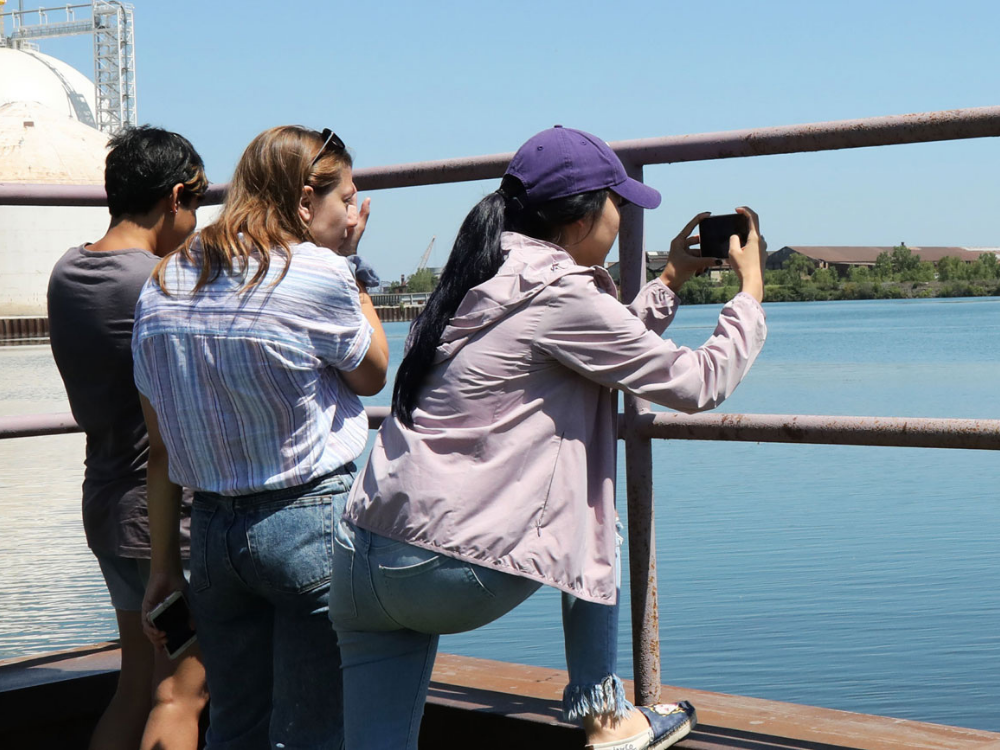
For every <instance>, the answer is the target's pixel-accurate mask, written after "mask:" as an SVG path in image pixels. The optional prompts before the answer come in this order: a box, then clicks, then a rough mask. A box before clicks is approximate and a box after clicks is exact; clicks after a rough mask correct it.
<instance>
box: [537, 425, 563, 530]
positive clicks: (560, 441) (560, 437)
mask: <svg viewBox="0 0 1000 750" xmlns="http://www.w3.org/2000/svg"><path fill="white" fill-rule="evenodd" d="M565 434H566V433H565V432H560V433H559V435H558V436H557V437H556V440H557V441H558V442H557V443H556V455H555V456H553V458H552V469H551V470H550V471H549V481H548V484H546V486H545V497H544V498H542V507H541V508H540V509H539V511H538V519H537V520H536V521H535V531H536V533H537V534H538V536H541V535H542V523H543V522H544V521H545V510H546V509H547V508H548V506H549V496H550V495H551V494H552V482H553V481H554V480H555V477H556V467H557V466H558V465H559V454H560V453H561V452H562V447H563V436H564V435H565Z"/></svg>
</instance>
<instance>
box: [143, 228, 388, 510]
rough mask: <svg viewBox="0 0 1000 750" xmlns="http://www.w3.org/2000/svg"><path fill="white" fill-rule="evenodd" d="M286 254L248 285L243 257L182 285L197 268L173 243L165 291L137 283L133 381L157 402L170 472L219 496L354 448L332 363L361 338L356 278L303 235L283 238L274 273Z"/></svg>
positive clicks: (359, 414)
mask: <svg viewBox="0 0 1000 750" xmlns="http://www.w3.org/2000/svg"><path fill="white" fill-rule="evenodd" d="M192 250H193V251H194V252H195V253H197V251H198V250H199V246H198V243H197V241H196V242H195V244H194V246H193V248H192ZM196 257H197V256H196ZM284 265H285V264H284V260H283V259H282V258H281V257H280V256H278V257H275V258H273V259H272V263H271V267H270V270H269V272H268V274H267V276H266V277H265V278H264V280H263V281H262V283H260V284H259V285H257V286H256V287H254V288H253V289H252V290H250V291H244V292H241V291H240V287H241V286H242V285H243V283H244V281H245V279H246V278H249V277H250V275H252V274H253V273H254V272H255V270H256V266H255V264H254V263H253V262H251V265H250V267H249V269H248V274H249V275H248V276H243V275H236V274H232V275H229V274H221V275H220V276H219V277H218V278H216V279H215V280H214V281H211V282H210V283H209V284H208V285H206V286H204V287H202V288H201V289H200V290H199V291H198V293H197V294H193V295H192V294H191V290H192V289H193V288H194V285H195V282H196V281H197V278H198V274H199V269H198V268H196V267H194V266H192V265H191V264H189V263H187V262H185V261H184V259H183V258H182V257H181V256H180V255H179V254H176V255H174V256H172V257H171V258H170V260H169V261H168V264H167V267H166V274H165V277H164V285H165V287H166V289H167V292H168V293H164V291H163V290H162V289H161V288H160V287H159V285H158V284H157V283H156V282H155V281H154V280H150V281H149V282H147V283H146V285H145V287H144V288H143V290H142V293H141V295H140V297H139V303H138V305H137V306H136V313H135V314H136V319H135V328H134V332H133V337H132V352H133V357H134V360H135V382H136V386H137V387H138V389H139V391H140V392H141V393H142V394H143V395H144V396H146V397H147V398H148V399H149V401H150V403H151V404H152V405H153V408H154V409H155V411H156V414H157V418H158V421H159V426H160V433H161V435H162V437H163V441H164V444H165V445H166V448H167V454H168V456H169V473H170V479H171V480H172V481H173V482H176V483H177V484H180V485H184V486H186V487H192V488H194V489H197V490H202V491H206V492H215V493H219V494H222V495H229V496H236V495H245V494H249V493H252V492H258V491H261V490H270V489H278V488H283V487H293V486H297V485H300V484H304V483H306V482H309V481H310V480H312V479H315V478H317V477H320V476H323V475H324V474H328V473H329V472H331V471H333V470H335V469H337V468H339V467H340V466H342V465H343V464H345V463H347V462H349V461H352V460H353V459H355V458H357V457H358V456H359V455H360V454H361V452H362V450H363V449H364V446H365V441H366V440H367V437H368V421H367V418H366V416H365V412H364V408H363V407H362V405H361V401H360V399H359V398H358V396H357V395H356V394H355V393H354V392H353V391H352V390H351V389H350V388H349V387H348V386H347V384H346V383H345V382H344V381H343V380H342V379H341V378H340V376H339V374H338V373H339V372H341V371H350V370H353V369H354V368H356V367H357V366H358V365H359V364H360V363H361V361H362V359H363V358H364V356H365V354H366V352H367V351H368V346H369V344H370V343H371V336H372V328H371V325H370V324H369V323H368V321H367V320H366V319H365V318H364V316H363V315H362V312H361V305H360V301H359V298H358V289H357V286H356V284H355V281H354V277H353V275H352V274H351V272H350V270H349V268H348V264H347V262H346V260H345V259H344V258H342V257H340V256H338V255H335V254H334V253H333V252H331V251H329V250H327V249H324V248H321V247H317V246H316V245H313V244H311V243H302V244H299V245H293V246H292V260H291V264H290V266H289V268H288V273H287V274H286V275H285V277H284V278H282V279H281V280H280V281H277V279H278V278H279V276H280V274H281V271H282V269H283V267H284ZM276 281H277V283H275V282H276Z"/></svg>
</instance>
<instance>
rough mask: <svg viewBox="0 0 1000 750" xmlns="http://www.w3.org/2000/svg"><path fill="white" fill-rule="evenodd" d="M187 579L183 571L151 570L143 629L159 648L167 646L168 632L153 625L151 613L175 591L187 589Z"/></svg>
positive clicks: (144, 605) (144, 601) (145, 600)
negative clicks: (150, 619)
mask: <svg viewBox="0 0 1000 750" xmlns="http://www.w3.org/2000/svg"><path fill="white" fill-rule="evenodd" d="M186 590H187V581H186V580H184V575H183V574H182V573H179V572H177V573H169V572H165V571H156V570H154V571H151V572H150V574H149V583H147V584H146V594H145V596H143V598H142V630H143V632H144V633H145V634H146V637H147V638H148V639H149V641H150V643H152V644H153V645H154V646H156V647H157V648H165V647H166V645H167V634H166V633H165V632H164V631H162V630H158V629H157V628H155V627H153V625H152V623H151V622H150V621H149V613H150V612H152V611H153V610H154V609H156V606H157V605H158V604H159V603H160V602H162V601H163V600H164V599H166V598H167V597H168V596H170V595H171V594H172V593H174V592H175V591H186Z"/></svg>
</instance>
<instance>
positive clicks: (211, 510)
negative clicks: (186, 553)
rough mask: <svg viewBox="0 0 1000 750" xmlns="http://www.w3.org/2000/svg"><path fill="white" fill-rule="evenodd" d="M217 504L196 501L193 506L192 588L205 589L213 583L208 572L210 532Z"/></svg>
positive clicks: (194, 589)
mask: <svg viewBox="0 0 1000 750" xmlns="http://www.w3.org/2000/svg"><path fill="white" fill-rule="evenodd" d="M214 517H215V506H214V505H204V504H202V503H198V502H195V504H194V506H193V507H192V508H191V563H190V565H191V580H190V585H191V590H192V591H205V590H206V589H207V588H208V587H209V586H211V585H212V579H211V577H210V576H209V574H208V532H209V526H211V524H212V519H213V518H214Z"/></svg>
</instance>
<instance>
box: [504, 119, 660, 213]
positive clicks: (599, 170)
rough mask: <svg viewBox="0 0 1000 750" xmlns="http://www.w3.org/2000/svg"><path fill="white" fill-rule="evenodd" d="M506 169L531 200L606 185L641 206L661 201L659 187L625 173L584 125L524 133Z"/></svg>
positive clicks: (619, 162)
mask: <svg viewBox="0 0 1000 750" xmlns="http://www.w3.org/2000/svg"><path fill="white" fill-rule="evenodd" d="M506 174H509V175H511V176H512V177H516V178H517V179H518V180H520V181H521V184H523V185H524V189H525V192H526V195H527V198H528V201H529V202H531V203H544V202H545V201H551V200H555V199H556V198H565V197H566V196H569V195H577V194H578V193H586V192H589V191H591V190H600V189H602V188H608V189H610V190H612V191H613V192H615V193H616V194H618V195H620V196H621V197H622V198H624V199H625V200H627V201H629V202H630V203H634V204H635V205H637V206H640V207H642V208H656V207H657V206H659V205H660V193H659V191H658V190H654V189H653V188H651V187H649V185H645V184H643V183H641V182H639V181H638V180H633V179H632V178H631V177H629V176H628V175H627V174H625V167H624V166H623V165H622V162H621V159H619V158H618V155H617V154H616V153H615V152H614V151H612V150H611V147H610V146H608V144H607V143H605V142H604V141H602V140H601V139H600V138H598V137H597V136H594V135H591V134H590V133H584V132H583V131H582V130H574V129H573V128H564V127H563V126H562V125H556V126H555V127H553V128H549V129H548V130H543V131H542V132H541V133H538V134H537V135H535V136H532V137H531V138H530V139H528V142H527V143H525V144H524V145H523V146H521V148H519V149H518V150H517V153H516V154H514V158H513V159H512V160H511V162H510V166H508V167H507V172H506Z"/></svg>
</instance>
